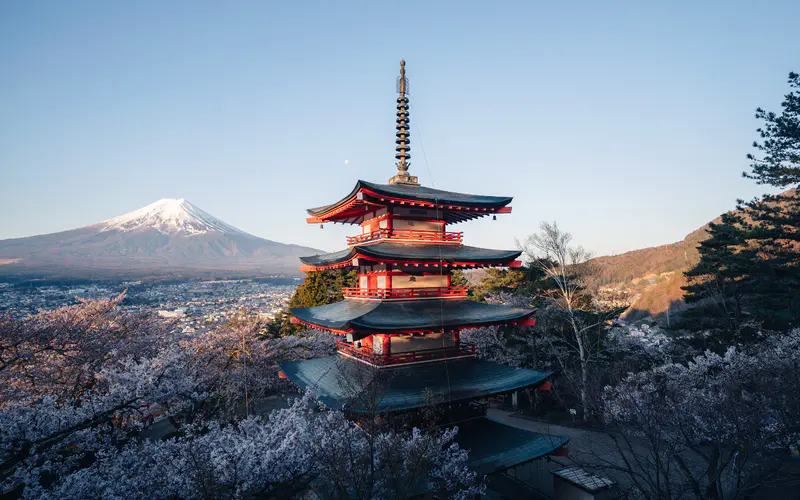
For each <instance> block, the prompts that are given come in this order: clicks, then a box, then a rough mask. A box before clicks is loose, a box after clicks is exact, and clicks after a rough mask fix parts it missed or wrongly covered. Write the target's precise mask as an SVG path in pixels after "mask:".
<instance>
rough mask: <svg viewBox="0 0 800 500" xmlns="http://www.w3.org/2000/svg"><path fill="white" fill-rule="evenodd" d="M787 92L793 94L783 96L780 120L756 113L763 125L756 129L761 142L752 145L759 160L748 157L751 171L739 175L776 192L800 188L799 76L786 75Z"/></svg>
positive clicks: (776, 117) (769, 113) (795, 74)
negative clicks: (789, 188)
mask: <svg viewBox="0 0 800 500" xmlns="http://www.w3.org/2000/svg"><path fill="white" fill-rule="evenodd" d="M789 88H790V89H793V90H791V91H790V92H789V93H788V94H786V95H785V96H784V100H783V103H781V106H782V107H783V112H782V113H781V114H780V116H779V115H776V114H775V113H773V112H768V111H764V110H763V109H761V108H758V109H757V110H756V118H757V119H759V120H764V122H765V124H764V126H763V127H761V128H759V129H758V133H759V134H760V135H761V142H758V141H755V142H754V143H753V147H754V148H756V149H757V150H758V151H760V152H761V154H762V156H761V157H760V158H759V157H757V156H756V155H754V154H749V155H747V158H748V159H749V160H750V161H751V162H752V164H751V165H750V166H751V168H752V171H751V172H749V173H748V172H744V173H743V174H742V175H744V176H745V177H747V178H749V179H754V180H755V181H756V182H757V183H758V184H766V185H769V186H775V187H779V188H785V187H795V188H796V187H797V186H798V185H800V75H798V74H797V73H789Z"/></svg>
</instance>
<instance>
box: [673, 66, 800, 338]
mask: <svg viewBox="0 0 800 500" xmlns="http://www.w3.org/2000/svg"><path fill="white" fill-rule="evenodd" d="M789 86H790V88H791V89H792V90H791V91H790V92H789V94H787V95H786V96H785V98H784V101H783V103H782V107H783V111H782V113H781V114H780V115H777V114H775V113H773V112H767V111H764V110H763V109H761V108H759V109H758V110H757V111H756V118H758V119H760V120H764V122H765V124H764V125H763V126H762V127H761V128H759V129H758V133H759V135H760V137H761V142H758V141H756V142H754V144H753V146H754V147H755V148H756V149H757V150H758V152H759V153H758V156H757V155H756V154H749V155H747V157H748V159H749V160H750V161H751V172H749V173H748V172H745V173H744V176H745V177H747V178H750V179H753V180H755V181H756V182H757V183H758V184H763V185H769V186H773V187H778V188H785V187H791V188H792V189H789V190H788V191H785V192H784V193H781V194H779V195H764V196H762V197H760V198H757V199H755V200H752V201H750V202H747V203H744V202H742V201H741V200H740V201H739V203H738V206H737V211H736V212H731V213H728V214H725V215H723V216H722V221H721V222H720V223H718V224H711V228H710V229H709V234H710V238H709V239H708V240H706V241H704V242H702V243H701V244H700V247H699V251H700V262H699V263H698V264H697V265H696V266H695V267H694V268H692V269H691V270H690V271H688V272H687V273H686V277H687V278H688V281H689V284H688V286H686V287H684V290H685V291H686V296H685V299H686V301H687V302H689V303H695V304H697V306H696V307H695V309H694V310H693V311H691V312H689V313H687V315H686V318H687V321H688V323H687V325H688V326H690V328H692V329H695V330H710V333H711V334H712V335H711V336H710V337H709V336H706V337H704V338H705V339H707V340H710V341H711V342H712V343H717V344H718V346H719V347H721V348H725V347H727V346H729V345H731V344H734V343H741V342H747V341H750V340H753V339H755V338H756V337H757V336H756V335H754V334H755V333H756V332H757V331H758V330H760V329H762V328H764V329H767V330H776V331H788V330H789V329H790V328H792V327H796V326H798V325H800V192H799V191H798V187H799V186H800V75H797V74H796V73H790V74H789Z"/></svg>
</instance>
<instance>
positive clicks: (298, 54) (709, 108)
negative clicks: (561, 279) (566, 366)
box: [0, 0, 800, 254]
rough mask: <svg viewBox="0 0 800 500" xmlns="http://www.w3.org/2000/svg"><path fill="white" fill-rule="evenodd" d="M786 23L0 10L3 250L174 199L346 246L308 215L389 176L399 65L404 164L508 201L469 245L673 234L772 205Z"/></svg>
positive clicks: (714, 15)
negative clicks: (769, 182) (763, 137)
mask: <svg viewBox="0 0 800 500" xmlns="http://www.w3.org/2000/svg"><path fill="white" fill-rule="evenodd" d="M798 23H800V2H798V1H797V0H786V1H762V2H754V1H731V0H728V1H718V2H717V1H714V2H711V1H707V2H698V1H685V2H684V1H682V2H673V1H670V2H668V1H662V2H641V1H630V2H613V1H606V2H598V1H595V0H592V1H585V2H531V1H523V2H517V3H506V2H485V1H482V2H466V1H458V2H449V3H446V2H411V1H409V2H367V1H365V2H359V3H349V2H348V3H344V2H324V3H322V2H320V3H318V4H315V3H313V2H277V1H276V2H267V1H254V2H240V1H233V2H196V1H186V2H175V1H167V2H164V1H137V2H122V1H119V2H117V1H114V2H107V1H94V2H82V1H71V2H58V1H46V2H45V1H5V2H0V180H1V181H0V210H2V214H3V217H2V220H0V238H10V237H19V236H27V235H32V234H40V233H47V232H54V231H58V230H64V229H69V228H74V227H78V226H81V225H86V224H91V223H94V222H98V221H101V220H104V219H107V218H110V217H113V216H116V215H119V214H121V213H123V212H127V211H130V210H133V209H136V208H139V207H141V206H143V205H146V204H148V203H151V202H153V201H155V200H157V199H159V198H165V197H175V198H177V197H182V198H186V199H188V200H190V201H192V202H193V203H195V204H196V205H198V206H200V207H201V208H203V209H205V210H206V211H208V212H210V213H212V214H214V215H215V216H217V217H219V218H221V219H223V220H225V221H227V222H229V223H231V224H233V225H235V226H237V227H239V228H241V229H243V230H245V231H248V232H250V233H253V234H256V235H258V236H263V237H266V238H270V239H275V240H278V241H284V242H292V243H299V244H305V245H309V246H314V247H317V248H323V249H326V250H333V249H336V248H339V247H343V246H344V235H345V234H350V233H352V232H353V229H352V228H351V229H346V228H343V227H341V226H339V227H336V228H335V227H332V226H329V227H326V229H325V230H324V231H320V230H319V228H318V227H317V226H308V225H307V224H305V211H304V209H305V208H306V207H309V206H318V205H322V204H326V203H330V202H333V201H336V200H337V199H339V198H340V197H341V196H343V195H345V194H347V193H348V192H349V190H350V189H351V188H352V186H353V184H354V183H355V181H356V179H358V178H362V179H366V180H372V181H379V182H385V181H386V180H387V179H388V178H389V177H390V176H391V175H393V172H394V171H395V168H394V165H393V162H394V157H393V156H394V150H393V147H394V107H395V101H394V99H395V97H396V94H395V79H396V77H397V72H398V62H399V60H400V59H401V58H405V59H406V61H407V69H408V77H409V79H410V81H411V121H412V125H413V133H412V166H411V172H412V173H413V174H415V175H418V176H419V177H420V180H421V181H422V182H423V184H425V185H429V186H430V185H435V187H437V188H441V189H448V190H453V191H463V192H479V193H482V194H498V195H513V196H515V201H514V203H513V207H514V212H513V214H512V215H510V216H503V217H498V220H497V221H496V222H493V221H490V220H482V221H478V222H473V223H468V224H466V225H464V224H462V225H459V226H456V227H457V228H458V229H457V230H466V231H467V242H468V243H470V244H476V245H482V246H489V247H513V245H514V238H524V237H525V236H526V235H527V234H529V233H531V232H533V231H535V230H536V229H537V227H538V224H539V221H540V220H557V221H558V222H559V224H560V225H561V226H563V227H564V228H565V229H567V230H569V231H571V232H572V233H573V235H574V236H575V240H576V241H577V242H579V243H581V244H583V245H584V246H586V247H588V248H590V249H591V250H593V251H595V252H596V253H597V254H606V253H619V252H622V251H625V250H630V249H635V248H640V247H644V246H651V245H657V244H663V243H668V242H672V241H675V240H678V239H681V238H682V237H683V236H684V235H685V234H686V233H688V232H690V231H692V230H693V229H695V228H697V227H699V226H700V225H702V224H703V223H705V222H706V221H708V220H710V219H712V218H714V217H716V216H717V215H719V214H720V213H721V212H723V211H725V210H728V209H730V208H732V207H733V205H734V203H735V200H736V198H749V197H751V196H753V195H755V194H758V193H760V192H762V191H764V189H763V188H761V187H758V186H755V185H754V184H753V183H752V182H751V181H747V180H745V179H742V178H741V177H740V172H741V171H742V170H743V169H745V168H746V166H747V161H746V159H745V154H746V153H747V152H749V150H750V144H751V142H752V141H753V139H755V138H756V135H755V129H756V127H757V126H758V123H757V122H756V120H755V119H754V118H753V113H754V110H755V108H756V107H757V106H762V107H766V108H768V109H777V108H778V106H779V103H780V101H781V98H782V95H783V94H784V93H785V92H786V91H787V90H788V88H787V86H786V83H785V82H786V76H787V74H788V72H789V71H790V70H795V71H797V70H800V50H799V49H800V30H798ZM420 135H421V137H420ZM422 143H424V146H425V150H426V153H427V159H428V163H429V166H430V171H431V172H432V175H429V173H428V170H427V168H426V165H425V160H424V157H423V154H422V148H421V144H422ZM345 160H348V164H345ZM434 181H435V182H434Z"/></svg>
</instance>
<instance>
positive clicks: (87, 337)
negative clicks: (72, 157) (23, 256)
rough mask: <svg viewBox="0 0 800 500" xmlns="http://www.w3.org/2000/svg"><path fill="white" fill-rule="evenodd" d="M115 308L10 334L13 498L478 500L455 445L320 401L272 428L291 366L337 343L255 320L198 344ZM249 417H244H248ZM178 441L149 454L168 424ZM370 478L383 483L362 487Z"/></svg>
mask: <svg viewBox="0 0 800 500" xmlns="http://www.w3.org/2000/svg"><path fill="white" fill-rule="evenodd" d="M122 299H123V296H120V297H117V298H115V299H112V300H109V301H84V302H81V303H80V304H78V305H76V306H70V307H64V308H60V309H56V310H54V311H43V312H39V313H37V314H34V315H32V316H30V317H28V318H23V319H19V318H16V319H15V318H12V317H10V316H5V317H3V318H2V319H0V362H1V363H2V364H0V382H3V383H4V386H3V388H2V389H0V391H2V392H0V394H2V400H0V471H1V475H0V488H2V491H3V493H4V494H8V495H12V496H13V495H16V496H20V495H21V496H25V497H29V498H39V497H44V498H49V497H52V498H87V497H88V498H99V497H102V498H106V497H112V498H113V497H120V498H121V497H125V498H132V497H148V498H150V497H153V496H155V497H160V498H163V497H174V498H223V497H224V498H229V497H234V498H252V497H263V496H265V495H267V496H293V495H295V494H296V493H298V492H300V491H305V490H307V489H308V488H310V487H313V488H314V489H315V490H318V493H319V494H320V495H321V496H323V497H330V498H345V497H346V498H353V497H354V496H355V497H359V498H389V497H393V498H397V497H399V496H405V495H406V494H408V493H416V492H424V491H431V492H433V493H434V494H435V495H437V496H439V497H441V498H445V497H446V498H461V497H465V496H470V495H474V494H475V493H477V492H480V491H481V489H482V484H481V482H480V481H479V480H478V478H477V477H476V476H475V474H474V473H472V472H471V471H470V470H469V469H468V468H467V465H466V464H467V454H466V452H465V451H464V450H460V449H459V448H458V446H457V445H455V444H454V443H453V441H452V440H453V437H454V435H455V432H456V430H455V429H450V430H441V429H438V428H435V429H425V430H420V429H413V428H411V429H405V430H403V429H391V428H378V427H374V428H372V427H371V428H369V432H367V430H365V428H364V427H363V426H358V425H356V424H354V423H353V422H351V421H350V420H347V419H346V418H345V415H344V414H342V413H341V412H338V411H332V410H328V409H325V408H323V407H322V406H321V405H320V404H319V403H317V402H316V400H315V399H314V398H313V396H312V395H306V396H304V397H303V398H301V399H300V400H298V401H296V402H295V403H294V404H293V405H292V406H291V407H290V408H289V409H285V410H275V411H273V412H271V413H270V415H269V417H268V418H267V420H261V419H260V418H258V417H254V416H253V412H252V407H250V405H251V404H253V405H255V404H256V403H257V402H258V401H259V399H261V398H264V397H266V396H268V395H269V394H272V393H275V392H276V391H278V390H280V389H281V388H282V387H281V383H280V382H279V381H278V378H277V372H278V366H277V363H278V361H282V360H295V359H303V358H306V357H316V356H321V355H326V354H330V353H332V352H333V350H334V340H333V338H332V336H331V335H330V334H327V333H322V332H318V331H308V332H305V333H304V334H302V335H298V336H291V337H285V338H276V339H269V338H264V337H263V336H262V335H261V333H262V331H263V323H261V322H259V320H258V319H257V318H255V317H254V316H252V315H247V314H242V315H241V316H240V317H239V318H237V319H236V320H235V321H232V322H231V323H229V324H228V325H225V326H223V327H222V328H219V329H216V330H214V331H209V332H204V333H200V334H196V335H192V336H186V335H183V334H179V333H176V332H173V331H171V330H170V327H171V325H170V324H169V323H164V322H163V321H162V320H159V319H158V318H157V317H154V316H150V315H146V314H130V313H127V312H125V311H122V310H121V309H120V308H119V307H118V306H119V303H120V302H121V300H122ZM241 410H244V411H241ZM163 417H170V418H172V417H181V420H182V421H184V422H185V424H184V425H182V426H181V427H180V429H179V430H180V432H179V433H178V435H176V436H175V437H172V438H168V439H152V440H149V439H143V438H142V431H143V430H145V429H147V428H148V427H149V426H150V425H152V424H153V422H154V420H155V419H158V418H163ZM364 466H366V467H367V468H368V469H369V470H371V471H372V472H373V474H371V475H369V477H370V478H371V479H370V480H369V481H364V477H365V475H364V474H363V473H362V471H363V468H362V467H364Z"/></svg>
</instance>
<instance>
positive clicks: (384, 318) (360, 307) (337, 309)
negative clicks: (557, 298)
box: [291, 299, 535, 333]
mask: <svg viewBox="0 0 800 500" xmlns="http://www.w3.org/2000/svg"><path fill="white" fill-rule="evenodd" d="M534 312H535V310H534V309H523V308H519V307H508V306H504V305H499V304H486V303H484V302H475V301H472V300H467V299H425V300H390V301H361V300H348V299H345V300H342V301H339V302H335V303H333V304H328V305H324V306H317V307H306V308H296V309H291V313H292V315H294V317H295V318H297V319H298V320H300V321H301V322H303V323H306V324H310V325H314V326H318V327H321V328H323V329H326V330H333V331H338V332H350V331H369V332H377V333H400V332H417V331H437V330H441V329H449V328H467V327H477V326H487V325H495V324H502V323H510V322H513V321H518V320H521V319H525V318H528V317H529V316H531V315H533V313H534Z"/></svg>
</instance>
